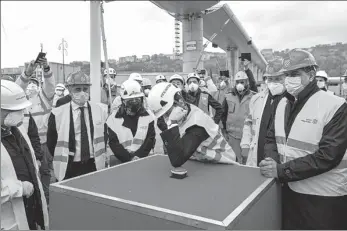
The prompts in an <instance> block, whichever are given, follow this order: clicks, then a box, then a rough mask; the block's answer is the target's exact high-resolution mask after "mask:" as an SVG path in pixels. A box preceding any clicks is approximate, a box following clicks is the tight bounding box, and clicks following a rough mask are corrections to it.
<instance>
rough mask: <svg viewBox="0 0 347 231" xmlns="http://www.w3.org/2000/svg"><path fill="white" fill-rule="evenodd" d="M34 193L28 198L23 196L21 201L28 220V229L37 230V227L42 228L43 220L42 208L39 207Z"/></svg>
mask: <svg viewBox="0 0 347 231" xmlns="http://www.w3.org/2000/svg"><path fill="white" fill-rule="evenodd" d="M36 196H37V195H35V193H34V194H33V195H31V196H30V197H29V198H26V197H23V203H24V207H25V214H26V217H27V221H28V226H29V229H30V230H37V229H38V227H40V229H41V230H42V229H44V228H45V227H44V224H43V223H44V221H43V217H42V216H43V214H42V209H41V208H40V207H39V206H40V205H39V203H38V201H37V199H36Z"/></svg>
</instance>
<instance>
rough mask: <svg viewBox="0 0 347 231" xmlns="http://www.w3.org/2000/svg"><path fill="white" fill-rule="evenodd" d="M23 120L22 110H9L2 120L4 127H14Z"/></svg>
mask: <svg viewBox="0 0 347 231" xmlns="http://www.w3.org/2000/svg"><path fill="white" fill-rule="evenodd" d="M23 120H24V111H23V110H21V111H15V112H10V113H9V114H8V115H7V116H6V117H5V120H4V125H5V126H6V127H14V126H16V127H17V126H18V125H19V123H21V122H23Z"/></svg>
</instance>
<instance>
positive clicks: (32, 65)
mask: <svg viewBox="0 0 347 231" xmlns="http://www.w3.org/2000/svg"><path fill="white" fill-rule="evenodd" d="M38 65H39V64H38V63H35V60H32V61H31V62H30V63H29V65H28V67H27V68H26V69H25V71H24V74H25V75H26V76H27V77H30V76H32V74H33V73H34V71H35V70H36V68H37V66H38Z"/></svg>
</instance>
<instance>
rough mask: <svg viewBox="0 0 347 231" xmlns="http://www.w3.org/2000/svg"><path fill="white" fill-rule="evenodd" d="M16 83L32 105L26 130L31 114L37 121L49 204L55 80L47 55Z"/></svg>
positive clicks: (32, 62)
mask: <svg viewBox="0 0 347 231" xmlns="http://www.w3.org/2000/svg"><path fill="white" fill-rule="evenodd" d="M38 66H41V67H42V70H43V77H44V80H43V83H42V86H40V81H39V79H38V78H37V76H35V71H36V68H37V67H38ZM16 83H17V84H18V85H19V86H21V87H22V88H23V90H24V91H25V92H26V95H27V97H28V99H29V101H30V102H31V103H32V105H31V106H30V107H29V108H28V109H27V111H26V112H25V117H24V121H23V125H24V127H25V128H26V129H28V126H29V113H30V114H31V116H32V117H33V119H34V120H35V123H36V125H37V128H38V133H39V136H40V142H41V148H42V151H43V153H44V155H43V159H42V164H41V167H40V175H41V181H42V185H43V190H44V193H45V197H46V200H47V204H48V203H49V184H50V180H51V170H53V165H52V161H53V159H52V155H51V154H50V153H49V151H48V149H47V145H46V140H47V127H48V117H49V115H50V113H51V110H52V104H53V97H54V93H55V78H54V76H53V73H52V71H51V69H50V66H49V65H48V62H47V59H46V57H45V53H42V52H40V53H39V55H38V57H37V58H36V61H35V60H33V61H31V62H30V63H29V65H28V66H27V68H26V69H25V71H24V72H23V73H22V75H21V76H20V77H19V78H18V79H17V81H16Z"/></svg>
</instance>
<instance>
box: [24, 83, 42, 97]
mask: <svg viewBox="0 0 347 231" xmlns="http://www.w3.org/2000/svg"><path fill="white" fill-rule="evenodd" d="M38 93H39V87H38V86H37V85H36V84H34V83H30V84H29V85H28V87H27V89H26V95H27V96H29V97H33V96H35V95H37V94H38Z"/></svg>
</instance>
